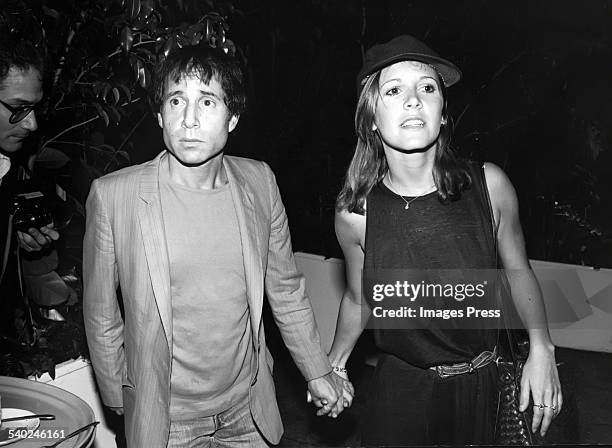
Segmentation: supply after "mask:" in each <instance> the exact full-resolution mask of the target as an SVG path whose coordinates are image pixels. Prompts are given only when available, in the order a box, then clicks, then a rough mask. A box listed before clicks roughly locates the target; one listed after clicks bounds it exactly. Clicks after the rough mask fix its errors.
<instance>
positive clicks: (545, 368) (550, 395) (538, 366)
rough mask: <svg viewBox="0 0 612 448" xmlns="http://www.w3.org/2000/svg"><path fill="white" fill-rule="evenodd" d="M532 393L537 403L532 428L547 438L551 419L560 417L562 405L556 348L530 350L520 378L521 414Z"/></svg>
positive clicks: (534, 402) (534, 348)
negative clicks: (538, 430)
mask: <svg viewBox="0 0 612 448" xmlns="http://www.w3.org/2000/svg"><path fill="white" fill-rule="evenodd" d="M530 394H531V396H532V397H533V404H534V405H533V421H532V424H531V429H532V431H533V432H536V431H537V429H538V427H540V435H541V436H544V435H545V434H546V431H547V430H548V427H549V426H550V423H551V421H552V419H553V418H555V417H556V416H557V415H558V414H559V412H560V411H561V407H562V406H563V395H562V393H561V383H560V382H559V374H558V372H557V365H556V363H555V353H554V348H553V349H550V348H546V347H537V346H536V347H532V348H531V350H530V351H529V357H528V358H527V361H526V362H525V366H524V367H523V376H522V378H521V397H520V406H519V409H520V411H521V412H522V411H525V410H526V409H527V406H529V395H530ZM540 424H541V425H540Z"/></svg>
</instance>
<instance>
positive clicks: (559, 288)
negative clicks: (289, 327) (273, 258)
mask: <svg viewBox="0 0 612 448" xmlns="http://www.w3.org/2000/svg"><path fill="white" fill-rule="evenodd" d="M295 258H296V262H297V265H298V269H300V270H301V271H302V272H303V274H304V276H305V277H306V287H307V291H308V295H309V296H310V300H311V303H312V308H313V311H314V314H315V318H316V320H317V325H318V327H319V332H320V333H321V341H322V345H323V348H324V349H325V350H329V348H330V347H331V343H332V340H333V337H334V331H335V328H336V317H337V315H338V309H339V306H340V299H341V297H342V292H343V289H344V262H343V261H342V260H339V259H337V258H328V259H325V258H324V257H322V256H319V255H312V254H307V253H303V252H296V254H295ZM531 265H532V267H533V269H534V272H535V274H536V277H538V280H539V281H540V286H541V287H542V292H543V297H544V303H545V305H546V308H547V313H548V315H549V318H550V320H551V321H554V322H558V323H554V324H551V325H550V326H551V328H550V333H551V337H552V339H553V342H554V344H555V345H557V346H559V347H567V348H574V349H581V350H591V351H600V352H608V353H612V270H611V269H599V270H596V269H593V268H590V267H586V266H575V265H569V264H562V263H552V262H547V261H537V260H531ZM559 313H562V314H563V315H565V316H567V315H574V316H575V319H574V321H573V322H559V320H563V319H556V318H557V317H558V316H559Z"/></svg>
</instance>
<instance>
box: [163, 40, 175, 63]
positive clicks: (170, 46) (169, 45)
mask: <svg viewBox="0 0 612 448" xmlns="http://www.w3.org/2000/svg"><path fill="white" fill-rule="evenodd" d="M175 47H176V39H175V37H174V36H172V37H169V38H168V40H167V41H166V43H165V44H164V49H163V50H162V54H163V55H164V57H165V58H167V57H168V55H169V54H170V53H172V50H174V48H175Z"/></svg>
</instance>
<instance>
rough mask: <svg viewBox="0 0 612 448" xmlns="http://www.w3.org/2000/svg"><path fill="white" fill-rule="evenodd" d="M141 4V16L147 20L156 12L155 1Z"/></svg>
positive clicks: (145, 1)
mask: <svg viewBox="0 0 612 448" xmlns="http://www.w3.org/2000/svg"><path fill="white" fill-rule="evenodd" d="M141 4H142V7H141V10H140V15H141V16H142V17H143V18H145V19H146V18H147V17H149V16H150V15H151V13H152V12H153V11H155V4H154V2H153V0H142V1H141Z"/></svg>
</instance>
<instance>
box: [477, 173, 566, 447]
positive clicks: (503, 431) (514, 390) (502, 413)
mask: <svg viewBox="0 0 612 448" xmlns="http://www.w3.org/2000/svg"><path fill="white" fill-rule="evenodd" d="M481 182H482V189H483V192H484V194H485V195H486V200H487V203H488V207H489V216H490V219H491V224H492V225H491V227H492V237H493V245H494V247H495V258H496V260H497V269H498V273H499V275H498V279H497V281H496V288H495V291H496V296H497V297H496V299H497V301H498V302H497V303H498V304H499V305H500V308H501V310H502V314H503V316H504V322H503V329H499V330H498V337H497V347H498V350H499V353H500V356H499V357H498V359H497V372H498V389H499V396H498V404H497V413H496V418H495V435H494V440H495V443H496V444H498V445H544V444H553V443H554V444H557V443H577V442H578V417H577V414H578V413H577V407H576V401H575V397H574V377H573V371H572V370H571V369H570V368H569V366H566V365H565V364H564V363H557V370H558V373H559V382H560V384H561V391H562V393H563V407H562V409H561V412H560V413H559V414H558V415H557V416H556V417H555V418H554V419H553V421H552V422H551V424H550V426H549V428H548V431H547V433H546V435H545V436H544V437H542V436H541V435H540V433H539V431H537V432H535V433H534V432H533V431H532V430H531V422H532V420H533V411H532V409H533V408H532V406H531V405H532V404H533V403H530V406H528V407H527V409H526V410H525V411H524V412H521V411H520V410H519V404H520V395H521V377H522V375H523V367H524V365H525V361H526V360H527V356H528V354H529V338H528V336H527V333H526V331H525V330H511V329H510V328H511V327H512V325H510V322H520V318H518V313H517V311H516V308H515V307H514V303H513V302H512V297H511V291H510V285H509V284H508V279H507V278H506V275H505V273H504V272H503V270H502V269H501V266H500V261H499V253H498V247H497V232H496V230H495V223H494V219H493V208H492V206H491V198H490V197H489V192H488V189H487V185H486V179H485V173H484V165H483V166H482V170H481ZM517 318H518V319H519V320H517ZM502 333H503V335H504V336H505V337H503V338H502V337H500V336H501V334H502ZM562 366H563V367H564V368H563V369H561V368H560V367H562Z"/></svg>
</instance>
